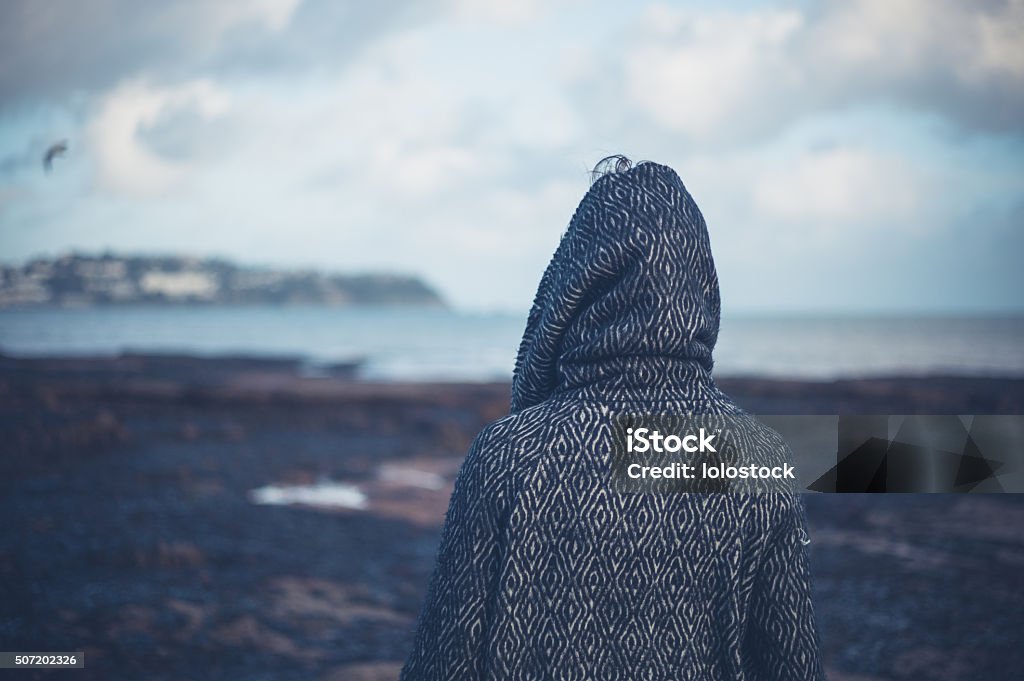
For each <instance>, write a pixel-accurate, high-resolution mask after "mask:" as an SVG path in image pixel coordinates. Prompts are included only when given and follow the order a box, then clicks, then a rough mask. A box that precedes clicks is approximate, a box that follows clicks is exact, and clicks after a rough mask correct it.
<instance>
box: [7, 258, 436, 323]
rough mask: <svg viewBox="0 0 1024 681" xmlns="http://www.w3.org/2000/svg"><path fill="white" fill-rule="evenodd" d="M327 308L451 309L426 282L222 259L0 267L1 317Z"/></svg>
mask: <svg viewBox="0 0 1024 681" xmlns="http://www.w3.org/2000/svg"><path fill="white" fill-rule="evenodd" d="M138 304H146V305H180V304H191V305H195V304H208V305H238V304H257V305H267V304H271V305H273V304H280V305H290V304H322V305H330V306H337V307H350V306H352V307H354V306H394V305H399V306H416V307H434V308H444V307H447V304H446V303H445V301H444V299H443V298H442V297H441V295H440V294H439V293H438V292H437V291H436V290H435V289H434V288H433V287H431V286H430V285H429V284H427V283H426V282H424V281H423V280H422V279H420V278H418V277H415V276H411V275H405V274H391V273H367V274H336V273H325V272H320V271H316V270H305V269H304V270H290V269H276V268H259V267H246V266H242V265H237V264H235V263H233V262H230V261H227V260H223V259H218V258H195V257H188V256H181V255H165V256H132V255H118V254H113V253H104V254H101V255H90V254H80V253H74V254H70V255H64V256H60V257H56V258H36V259H34V260H31V261H29V262H27V263H25V264H23V265H0V309H4V308H26V307H94V306H109V305H138Z"/></svg>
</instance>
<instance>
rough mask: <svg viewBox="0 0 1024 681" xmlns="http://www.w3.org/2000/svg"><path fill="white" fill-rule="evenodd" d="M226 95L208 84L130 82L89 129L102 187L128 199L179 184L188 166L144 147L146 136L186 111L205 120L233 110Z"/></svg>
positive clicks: (104, 104)
mask: <svg viewBox="0 0 1024 681" xmlns="http://www.w3.org/2000/svg"><path fill="white" fill-rule="evenodd" d="M228 108H229V102H228V98H227V96H226V95H225V94H224V93H223V92H221V91H220V90H218V89H217V87H216V86H214V85H213V83H211V82H210V81H208V80H197V81H192V82H188V83H184V84H182V85H178V86H175V87H163V88H160V87H155V86H152V85H149V84H147V83H145V82H144V81H134V82H129V83H126V84H124V85H122V86H120V87H118V88H117V89H116V90H114V91H113V92H111V93H110V94H109V95H107V96H106V97H105V98H104V99H103V100H102V101H101V102H100V104H99V107H98V111H97V113H96V115H95V117H94V118H93V119H92V121H91V123H90V124H89V125H88V127H87V128H86V137H87V140H88V145H89V147H90V150H91V152H92V153H91V157H92V158H93V159H94V161H95V163H96V171H97V180H98V183H99V186H100V187H102V188H103V189H105V190H107V191H111V192H114V193H126V194H141V195H148V194H159V193H161V192H163V191H165V190H167V189H169V188H170V187H172V186H174V185H175V184H176V183H178V182H179V181H180V180H181V179H182V177H183V176H184V174H185V171H186V166H185V164H184V163H183V162H181V161H179V160H174V159H172V158H169V157H167V156H163V155H161V154H159V153H157V152H156V151H155V150H154V149H153V148H152V147H150V146H147V145H146V144H144V143H143V142H142V139H141V133H142V132H143V131H144V130H145V129H146V128H150V127H152V126H154V125H156V124H158V123H160V122H161V120H163V119H164V118H166V117H167V116H168V115H171V114H174V113H176V112H179V111H182V110H186V111H190V112H194V113H195V114H197V115H198V116H199V117H201V118H202V119H211V118H214V117H217V116H220V115H223V114H224V113H226V112H227V111H228Z"/></svg>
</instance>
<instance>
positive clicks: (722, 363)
mask: <svg viewBox="0 0 1024 681" xmlns="http://www.w3.org/2000/svg"><path fill="white" fill-rule="evenodd" d="M525 318H526V315H525V313H523V314H475V313H466V312H458V311H450V310H434V309H395V308H375V309H338V308H326V307H312V306H311V307H255V306H247V307H241V306H240V307H124V308H120V307H118V308H114V307H110V308H83V309H34V310H5V311H0V352H4V353H7V354H13V355H48V354H114V353H117V352H120V351H123V350H135V351H143V352H176V353H177V352H180V353H194V354H205V355H209V354H225V353H245V354H272V355H301V356H303V357H306V358H308V359H309V360H310V362H311V366H313V367H315V366H316V364H317V363H328V362H335V361H342V360H348V359H352V358H361V359H363V360H364V361H365V364H364V368H363V376H364V377H365V378H368V379H372V380H414V381H419V380H503V379H508V378H509V377H510V376H511V374H512V368H513V365H514V362H515V353H516V349H517V347H518V344H519V338H520V335H521V334H522V330H523V326H524V324H525ZM715 357H716V369H715V371H716V373H717V374H718V375H757V376H774V377H788V378H817V379H825V378H838V377H852V376H878V375H895V374H900V375H923V374H937V373H942V374H964V375H966V374H972V375H995V376H1015V377H1024V317H969V316H944V317H940V316H916V317H909V316H895V315H886V316H873V317H870V316H856V317H854V316H848V317H821V316H771V317H769V316H763V317H752V316H733V317H726V318H724V319H723V321H722V330H721V333H720V335H719V343H718V347H717V348H716V352H715Z"/></svg>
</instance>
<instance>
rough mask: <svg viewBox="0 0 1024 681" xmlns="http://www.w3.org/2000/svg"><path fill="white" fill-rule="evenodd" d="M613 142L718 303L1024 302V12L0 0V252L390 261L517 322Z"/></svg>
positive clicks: (886, 2)
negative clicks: (55, 147) (688, 231)
mask: <svg viewBox="0 0 1024 681" xmlns="http://www.w3.org/2000/svg"><path fill="white" fill-rule="evenodd" d="M61 139H66V140H67V141H68V145H69V149H68V152H67V154H66V155H65V156H64V157H62V158H58V159H56V160H55V162H54V166H53V169H52V171H51V172H50V173H45V172H44V171H43V168H42V164H41V157H42V154H43V152H44V151H45V149H46V148H47V147H48V146H49V145H50V144H52V143H53V142H55V141H57V140H61ZM613 153H623V154H625V155H627V156H629V157H631V158H634V159H637V160H640V159H649V160H654V161H658V162H661V163H665V164H667V165H670V166H672V167H673V168H675V169H676V170H677V171H678V172H679V174H680V176H681V177H682V179H683V182H684V183H685V184H686V186H687V188H688V189H689V190H690V192H691V193H692V194H693V196H694V197H695V199H696V200H697V203H698V205H699V206H700V207H701V209H702V211H703V213H704V215H705V218H706V220H707V222H708V225H709V229H710V231H711V240H712V247H713V250H714V254H715V258H716V262H717V266H718V270H719V278H720V280H721V285H722V299H723V308H724V310H725V311H726V312H727V313H728V312H749V313H755V314H757V313H766V314H771V313H774V312H778V311H813V312H836V313H844V312H865V311H869V312H877V311H896V312H903V311H921V312H947V311H949V312H952V311H956V312H965V311H966V312H978V313H988V312H1012V313H1019V312H1022V311H1024V301H1022V297H1021V291H1024V267H1022V266H1021V261H1022V254H1024V0H1007V1H1003V2H996V1H987V0H980V1H979V0H962V1H959V2H958V1H953V0H825V1H823V2H749V1H748V2H731V3H715V2H687V3H646V4H645V3H639V2H638V3H586V2H582V1H579V0H549V1H546V2H540V1H536V2H534V1H531V0H493V1H490V2H474V1H470V0H448V1H440V0H426V1H423V0H391V1H389V2H381V3H373V2H354V1H345V0H218V2H206V1H203V0H183V1H179V2H151V3H149V2H139V1H138V0H91V1H82V0H46V1H44V2H40V1H38V0H7V1H5V2H4V3H2V4H0V261H4V262H8V263H16V262H22V261H24V260H26V259H28V258H31V257H35V256H44V255H45V256H52V255H59V254H62V253H67V252H70V251H80V252H94V253H95V252H101V251H105V250H112V251H115V252H120V253H179V252H180V253H186V254H190V255H201V256H202V255H214V256H219V257H227V258H230V259H232V260H235V261H237V262H239V263H242V264H252V265H272V266H286V267H315V268H319V269H324V270H330V271H340V272H349V271H359V272H365V271H376V270H387V271H398V272H408V273H413V274H418V275H421V276H423V277H424V278H425V279H426V280H427V281H428V282H430V283H431V284H433V285H435V286H436V287H437V288H438V289H439V290H440V291H441V292H442V294H443V295H444V296H445V297H446V298H448V300H450V301H451V302H452V303H453V304H455V305H456V306H459V307H462V308H466V309H475V310H510V311H520V310H524V309H526V308H527V307H528V306H529V304H530V302H531V300H532V297H533V293H534V291H535V289H536V285H537V282H538V281H539V279H540V275H541V272H542V271H543V269H544V267H545V265H546V264H547V261H548V259H549V258H550V255H551V253H552V252H553V250H554V248H555V247H556V245H557V243H558V240H559V237H560V236H561V234H562V232H563V231H564V229H565V227H566V225H567V223H568V220H569V218H570V217H571V215H572V213H573V211H574V209H575V207H576V204H577V203H578V202H579V200H580V198H581V197H582V196H583V194H584V193H585V192H586V190H587V188H588V186H589V182H590V177H589V174H588V171H589V169H590V168H591V167H592V166H593V165H594V164H595V163H596V162H597V161H598V160H599V159H601V158H602V157H603V156H606V155H609V154H613Z"/></svg>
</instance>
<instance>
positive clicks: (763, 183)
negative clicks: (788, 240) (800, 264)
mask: <svg viewBox="0 0 1024 681" xmlns="http://www.w3.org/2000/svg"><path fill="white" fill-rule="evenodd" d="M927 184H928V182H927V179H926V177H925V174H924V172H923V171H922V170H921V169H920V168H917V167H915V166H914V165H913V164H912V163H911V162H909V161H908V160H907V159H906V158H904V157H901V156H898V155H894V154H885V153H880V152H876V151H872V150H867V149H862V148H850V147H837V148H832V149H825V150H817V151H811V152H807V153H805V154H803V155H801V156H800V157H799V158H797V159H795V160H794V161H791V162H786V163H781V164H779V165H778V166H777V167H776V168H775V169H773V170H772V171H771V172H766V173H764V174H762V175H761V176H760V177H758V178H757V179H755V180H754V182H753V190H752V197H753V206H754V210H755V211H756V212H757V213H758V214H760V215H762V216H763V217H764V218H767V219H770V220H779V221H782V222H790V223H802V224H812V225H815V226H817V227H818V228H820V229H825V230H828V229H833V230H834V229H839V228H850V227H856V228H858V229H860V230H870V229H873V228H877V227H879V226H881V225H899V226H901V227H902V228H904V229H907V228H909V229H914V228H915V227H917V226H918V225H917V224H916V223H917V222H918V221H920V220H922V219H923V218H924V217H925V216H924V215H923V210H922V209H923V207H924V204H925V202H926V201H927V200H928V196H927V192H928V188H927Z"/></svg>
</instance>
